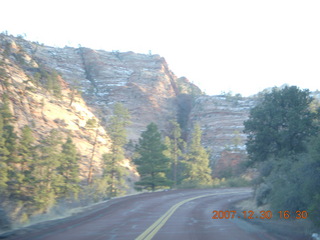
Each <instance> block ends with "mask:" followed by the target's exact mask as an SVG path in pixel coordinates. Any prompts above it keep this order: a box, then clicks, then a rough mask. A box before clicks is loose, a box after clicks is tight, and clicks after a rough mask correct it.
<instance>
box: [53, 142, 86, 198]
mask: <svg viewBox="0 0 320 240" xmlns="http://www.w3.org/2000/svg"><path fill="white" fill-rule="evenodd" d="M79 160H80V157H79V154H78V152H77V149H76V146H75V145H74V143H73V142H72V139H71V138H70V137H68V138H67V140H66V142H65V143H64V144H62V151H61V154H60V166H59V167H58V168H57V173H58V174H59V175H61V176H62V177H63V182H62V185H61V186H60V192H61V194H62V196H65V197H77V194H78V193H79V190H80V188H79V182H80V179H79V164H78V162H79Z"/></svg>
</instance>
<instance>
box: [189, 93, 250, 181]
mask: <svg viewBox="0 0 320 240" xmlns="http://www.w3.org/2000/svg"><path fill="white" fill-rule="evenodd" d="M254 105H255V100H254V99H253V98H242V97H241V96H230V95H222V96H200V97H198V98H197V99H196V101H195V104H194V107H193V108H192V111H191V113H190V127H191V125H192V124H194V123H195V122H198V123H199V124H200V125H201V127H202V131H203V137H202V143H203V145H204V146H205V147H206V149H207V150H208V151H209V152H210V153H211V164H212V169H213V174H214V176H216V177H228V176H230V175H231V174H237V173H239V172H237V171H238V170H239V169H237V167H238V165H239V163H240V162H242V161H244V160H245V158H246V151H245V141H246V135H245V134H244V133H243V130H244V126H243V121H245V120H246V119H247V118H248V117H249V112H250V109H251V108H252V107H253V106H254Z"/></svg>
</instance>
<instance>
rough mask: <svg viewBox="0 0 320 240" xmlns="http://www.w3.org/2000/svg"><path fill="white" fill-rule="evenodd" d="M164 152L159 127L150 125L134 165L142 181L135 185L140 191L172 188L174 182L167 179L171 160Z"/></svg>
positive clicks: (143, 133) (138, 146)
mask: <svg viewBox="0 0 320 240" xmlns="http://www.w3.org/2000/svg"><path fill="white" fill-rule="evenodd" d="M164 150H166V147H165V145H164V144H163V143H162V140H161V135H160V133H159V132H158V127H157V125H156V124H154V123H150V124H149V125H148V126H147V130H146V131H144V132H142V134H141V138H140V139H139V144H138V145H137V146H136V152H137V156H136V157H135V158H134V163H135V164H136V165H137V170H138V172H139V174H140V181H138V182H136V183H135V184H136V186H137V188H138V189H147V190H152V191H154V190H156V189H158V188H163V187H169V186H171V184H172V182H171V181H170V180H169V179H168V178H167V174H168V172H169V169H170V168H169V167H170V165H169V164H170V159H169V158H167V157H166V156H165V155H164V153H163V152H164Z"/></svg>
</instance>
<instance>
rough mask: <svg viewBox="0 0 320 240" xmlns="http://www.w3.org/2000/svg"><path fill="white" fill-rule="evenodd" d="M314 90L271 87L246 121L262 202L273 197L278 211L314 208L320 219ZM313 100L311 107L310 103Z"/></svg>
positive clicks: (319, 144) (319, 157) (319, 156)
mask: <svg viewBox="0 0 320 240" xmlns="http://www.w3.org/2000/svg"><path fill="white" fill-rule="evenodd" d="M311 104H314V102H313V98H312V97H310V96H309V91H308V90H303V91H302V90H299V89H298V88H297V87H288V86H286V87H284V88H282V89H276V88H274V89H273V90H272V92H271V93H265V95H264V97H263V99H262V101H261V103H260V104H259V105H257V106H256V107H255V108H254V109H252V111H251V114H250V118H249V120H248V121H246V122H245V131H246V132H247V133H248V134H249V138H248V143H247V150H248V153H249V157H250V160H251V163H252V164H256V165H257V166H258V167H259V170H260V179H259V180H258V181H257V183H258V185H257V189H256V201H257V204H258V205H263V204H266V203H269V204H270V206H271V208H272V209H273V210H274V211H283V209H286V210H288V211H293V212H295V211H297V210H300V211H304V210H307V211H309V216H310V218H311V219H312V220H313V222H314V223H315V224H318V225H320V218H319V217H318V214H317V213H316V212H315V210H319V208H318V206H319V196H320V135H319V129H318V123H319V119H318V118H317V117H318V116H319V113H318V112H317V110H316V109H315V108H314V106H311ZM310 106H311V107H310Z"/></svg>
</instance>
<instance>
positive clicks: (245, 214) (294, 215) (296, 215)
mask: <svg viewBox="0 0 320 240" xmlns="http://www.w3.org/2000/svg"><path fill="white" fill-rule="evenodd" d="M212 213H213V216H212V219H233V218H235V217H237V218H245V219H257V218H259V219H271V218H272V217H273V216H274V215H273V214H272V211H270V210H268V211H259V212H254V211H251V210H250V211H242V212H240V213H238V212H237V211H229V210H226V211H218V210H214V211H212ZM277 214H278V217H279V218H280V219H306V218H307V217H308V212H307V211H299V210H298V211H295V212H290V211H279V212H277Z"/></svg>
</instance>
